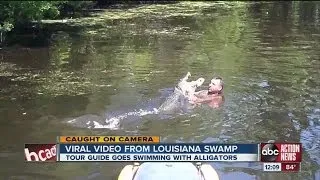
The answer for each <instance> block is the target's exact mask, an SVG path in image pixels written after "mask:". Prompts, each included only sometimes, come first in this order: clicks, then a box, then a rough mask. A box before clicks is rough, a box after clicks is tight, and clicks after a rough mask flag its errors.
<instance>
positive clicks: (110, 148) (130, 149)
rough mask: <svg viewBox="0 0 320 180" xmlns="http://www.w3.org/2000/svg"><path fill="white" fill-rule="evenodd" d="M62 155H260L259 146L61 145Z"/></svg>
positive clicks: (195, 144)
mask: <svg viewBox="0 0 320 180" xmlns="http://www.w3.org/2000/svg"><path fill="white" fill-rule="evenodd" d="M59 151H60V153H67V154H76V153H81V154H83V153H90V154H92V153H107V154H112V153H114V154H119V153H121V154H137V153H141V154H159V153H163V154H168V153H173V154H174V153H186V154H192V153H196V154H199V153H208V154H212V153H216V154H223V153H225V154H230V153H235V154H239V153H240V154H258V144H209V143H207V144H200V143H192V144H182V143H179V144H60V145H59Z"/></svg>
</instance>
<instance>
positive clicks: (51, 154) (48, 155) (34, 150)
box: [24, 144, 57, 162]
mask: <svg viewBox="0 0 320 180" xmlns="http://www.w3.org/2000/svg"><path fill="white" fill-rule="evenodd" d="M24 157H25V160H26V161H28V162H30V161H45V162H55V161H56V159H57V148H56V144H25V145H24Z"/></svg>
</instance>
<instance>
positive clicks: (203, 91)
mask: <svg viewBox="0 0 320 180" xmlns="http://www.w3.org/2000/svg"><path fill="white" fill-rule="evenodd" d="M207 94H208V90H202V91H198V92H195V93H194V95H195V96H196V97H198V98H201V97H204V96H206V95H207Z"/></svg>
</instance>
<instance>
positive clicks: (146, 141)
mask: <svg viewBox="0 0 320 180" xmlns="http://www.w3.org/2000/svg"><path fill="white" fill-rule="evenodd" d="M24 154H25V161H26V162H141V163H143V162H262V163H263V166H262V170H263V171H266V172H299V171H300V169H301V164H300V163H301V161H302V146H301V144H300V143H259V144H217V143H174V144H173V143H161V142H160V137H159V136H58V137H57V143H49V144H25V147H24Z"/></svg>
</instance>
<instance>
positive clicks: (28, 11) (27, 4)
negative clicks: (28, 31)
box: [0, 1, 59, 25]
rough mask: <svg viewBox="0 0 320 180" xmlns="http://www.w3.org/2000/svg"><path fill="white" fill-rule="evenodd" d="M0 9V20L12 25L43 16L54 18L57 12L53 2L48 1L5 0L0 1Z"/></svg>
mask: <svg viewBox="0 0 320 180" xmlns="http://www.w3.org/2000/svg"><path fill="white" fill-rule="evenodd" d="M0 9H2V11H1V12H0V22H10V23H11V24H13V25H16V24H23V23H26V22H29V21H37V20H41V19H43V18H44V17H45V16H50V18H54V17H56V16H57V15H58V14H59V11H58V9H57V7H56V6H54V2H50V1H5V2H0Z"/></svg>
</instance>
